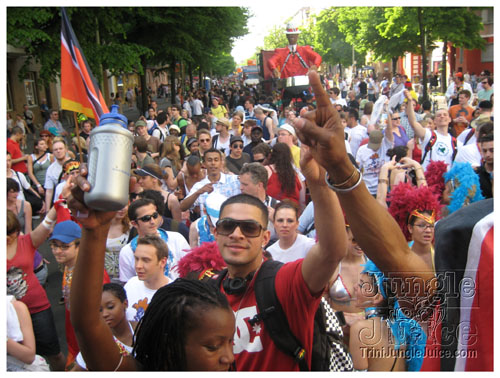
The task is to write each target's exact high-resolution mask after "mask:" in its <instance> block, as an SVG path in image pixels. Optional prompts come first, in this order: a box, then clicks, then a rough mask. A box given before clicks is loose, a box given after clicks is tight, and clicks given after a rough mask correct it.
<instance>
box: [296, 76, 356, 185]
mask: <svg viewBox="0 0 500 378" xmlns="http://www.w3.org/2000/svg"><path fill="white" fill-rule="evenodd" d="M309 84H310V85H311V86H312V89H313V92H314V95H315V96H316V103H317V109H316V110H313V111H310V112H307V113H306V114H305V115H304V116H303V117H301V118H299V119H296V120H295V121H294V123H293V126H294V127H295V130H296V132H297V137H298V138H299V139H300V141H301V142H302V143H304V144H305V145H307V146H309V147H310V153H311V155H312V157H313V158H314V160H316V162H318V163H319V164H320V165H322V166H323V167H324V168H325V169H326V170H327V171H328V173H329V174H330V176H332V179H334V181H336V182H340V181H343V180H345V179H346V178H347V177H348V176H349V175H350V174H351V173H352V170H353V169H354V168H353V166H352V163H351V162H350V160H349V158H348V157H347V153H346V149H345V142H344V129H343V127H342V124H341V122H340V117H339V114H338V112H337V111H336V110H335V108H334V107H333V105H332V103H331V102H330V99H329V97H328V95H327V93H326V92H325V90H324V88H323V86H322V85H321V81H320V79H319V75H318V73H317V72H316V71H311V72H309Z"/></svg>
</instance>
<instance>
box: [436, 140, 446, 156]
mask: <svg viewBox="0 0 500 378" xmlns="http://www.w3.org/2000/svg"><path fill="white" fill-rule="evenodd" d="M434 151H435V152H436V154H438V156H448V154H449V152H450V147H449V146H448V145H446V144H445V143H443V142H437V143H436V146H435V148H434Z"/></svg>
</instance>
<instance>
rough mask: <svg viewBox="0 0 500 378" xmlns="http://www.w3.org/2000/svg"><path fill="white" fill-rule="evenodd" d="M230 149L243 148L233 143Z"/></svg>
mask: <svg viewBox="0 0 500 378" xmlns="http://www.w3.org/2000/svg"><path fill="white" fill-rule="evenodd" d="M231 147H233V148H243V145H242V144H239V143H238V144H236V143H235V144H233V145H232V146H231Z"/></svg>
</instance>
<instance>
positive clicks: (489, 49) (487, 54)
mask: <svg viewBox="0 0 500 378" xmlns="http://www.w3.org/2000/svg"><path fill="white" fill-rule="evenodd" d="M481 62H482V63H486V62H493V43H487V44H486V49H485V50H484V51H481Z"/></svg>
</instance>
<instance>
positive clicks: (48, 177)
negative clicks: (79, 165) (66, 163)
mask: <svg viewBox="0 0 500 378" xmlns="http://www.w3.org/2000/svg"><path fill="white" fill-rule="evenodd" d="M61 172H62V164H59V162H58V161H57V160H56V161H54V162H53V163H52V164H51V165H49V167H48V168H47V172H46V173H45V184H44V186H43V187H44V188H45V189H54V188H55V187H56V185H57V183H58V182H59V176H60V175H61Z"/></svg>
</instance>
